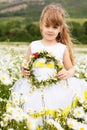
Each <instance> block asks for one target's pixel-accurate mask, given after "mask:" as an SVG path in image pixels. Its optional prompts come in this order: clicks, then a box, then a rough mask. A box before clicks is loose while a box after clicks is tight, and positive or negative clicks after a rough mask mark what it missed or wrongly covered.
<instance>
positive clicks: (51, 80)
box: [28, 51, 62, 88]
mask: <svg viewBox="0 0 87 130" xmlns="http://www.w3.org/2000/svg"><path fill="white" fill-rule="evenodd" d="M39 58H45V59H46V61H45V64H47V63H50V62H53V63H54V69H55V70H56V74H57V73H58V71H59V70H61V69H62V64H61V63H60V61H58V60H57V59H55V57H54V56H52V55H50V54H49V53H48V52H47V51H43V52H39V53H33V54H32V56H31V58H30V61H29V64H28V69H29V71H30V76H29V81H30V83H31V85H32V86H35V87H36V88H41V87H42V86H43V87H44V86H50V85H52V84H53V83H54V84H55V83H57V82H58V81H59V79H58V77H57V76H56V75H55V76H54V75H53V76H51V77H50V78H49V79H46V80H41V81H39V80H38V79H37V78H36V76H35V75H34V70H33V64H34V63H35V61H36V60H37V59H39Z"/></svg>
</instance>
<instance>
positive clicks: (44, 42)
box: [42, 39, 57, 45]
mask: <svg viewBox="0 0 87 130" xmlns="http://www.w3.org/2000/svg"><path fill="white" fill-rule="evenodd" d="M42 43H43V44H44V45H54V44H56V43H57V41H56V40H53V41H50V40H45V39H42Z"/></svg>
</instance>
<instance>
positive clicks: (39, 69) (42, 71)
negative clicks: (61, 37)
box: [31, 40, 66, 80]
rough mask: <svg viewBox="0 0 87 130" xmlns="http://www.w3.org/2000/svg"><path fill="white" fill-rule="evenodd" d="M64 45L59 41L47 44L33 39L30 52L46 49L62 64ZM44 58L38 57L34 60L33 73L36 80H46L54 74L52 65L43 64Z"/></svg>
mask: <svg viewBox="0 0 87 130" xmlns="http://www.w3.org/2000/svg"><path fill="white" fill-rule="evenodd" d="M65 48H66V46H65V45H63V44H61V43H56V44H54V45H51V46H48V45H43V44H42V42H41V40H38V41H34V42H32V43H31V52H32V53H36V52H41V51H47V52H48V53H51V54H52V55H53V56H54V57H55V58H56V59H58V60H59V61H60V63H61V64H62V61H63V55H64V51H65ZM44 60H45V59H42V58H41V59H38V60H37V62H35V64H34V65H35V67H34V75H35V76H36V77H37V79H38V80H46V79H48V78H49V77H51V76H53V75H55V74H56V73H57V72H55V68H54V67H51V68H50V67H47V65H46V64H45V65H44V66H42V65H43V64H44V62H45V61H44Z"/></svg>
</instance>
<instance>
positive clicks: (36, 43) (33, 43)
mask: <svg viewBox="0 0 87 130" xmlns="http://www.w3.org/2000/svg"><path fill="white" fill-rule="evenodd" d="M40 42H41V40H36V41H32V42H31V44H30V46H34V45H35V46H37V45H38V44H40Z"/></svg>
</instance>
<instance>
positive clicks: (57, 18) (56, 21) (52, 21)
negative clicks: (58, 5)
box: [41, 9, 62, 26]
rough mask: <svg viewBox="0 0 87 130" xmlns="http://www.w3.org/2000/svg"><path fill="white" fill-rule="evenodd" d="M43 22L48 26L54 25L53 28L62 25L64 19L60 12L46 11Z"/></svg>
mask: <svg viewBox="0 0 87 130" xmlns="http://www.w3.org/2000/svg"><path fill="white" fill-rule="evenodd" d="M41 21H42V22H44V23H46V24H47V25H53V26H54V25H56V26H59V25H62V18H61V15H60V12H59V11H58V10H55V9H48V10H45V11H44V13H43V16H42V19H41Z"/></svg>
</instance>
